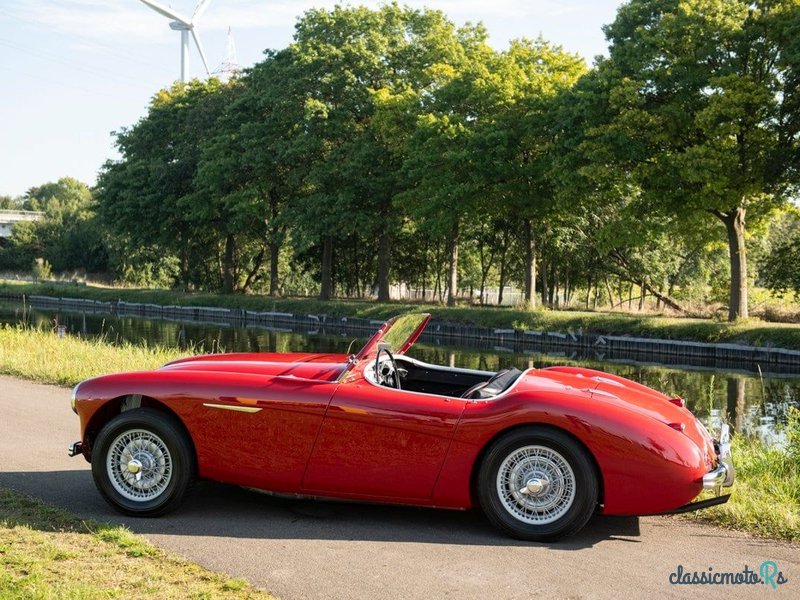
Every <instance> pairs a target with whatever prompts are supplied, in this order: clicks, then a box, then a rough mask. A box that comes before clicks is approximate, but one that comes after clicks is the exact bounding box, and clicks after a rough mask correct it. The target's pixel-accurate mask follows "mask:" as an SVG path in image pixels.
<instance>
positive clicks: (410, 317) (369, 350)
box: [356, 313, 431, 360]
mask: <svg viewBox="0 0 800 600" xmlns="http://www.w3.org/2000/svg"><path fill="white" fill-rule="evenodd" d="M430 317H431V316H430V315H429V314H428V313H408V314H405V315H400V316H399V317H394V318H393V319H390V320H389V321H387V322H386V324H385V325H383V327H381V328H380V329H379V330H378V332H377V333H376V334H375V335H374V336H372V339H370V340H369V341H368V342H367V344H366V345H365V346H364V347H363V348H362V349H361V352H359V353H358V355H357V356H356V358H358V359H359V360H362V359H365V358H368V357H370V356H372V357H374V356H375V352H377V350H378V344H380V343H384V344H389V346H390V351H391V352H392V354H403V353H404V352H406V351H407V350H408V349H409V348H410V347H411V346H412V344H413V343H414V342H415V341H416V339H417V338H418V337H419V335H420V334H421V333H422V330H423V329H425V325H426V324H427V322H428V319H430Z"/></svg>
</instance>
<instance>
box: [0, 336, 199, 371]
mask: <svg viewBox="0 0 800 600" xmlns="http://www.w3.org/2000/svg"><path fill="white" fill-rule="evenodd" d="M187 354H191V351H184V350H179V349H177V348H174V349H173V348H163V347H157V346H155V347H154V346H144V345H142V346H136V345H133V344H124V345H113V346H112V345H110V344H106V343H104V342H103V340H102V339H97V338H91V339H80V338H76V337H72V336H64V337H63V338H59V337H58V336H56V335H55V334H54V333H53V332H51V331H40V330H36V329H27V328H23V327H20V326H9V325H5V326H0V373H4V374H6V375H14V376H17V377H22V378H24V379H31V380H33V381H39V382H42V383H53V384H56V385H65V386H73V385H75V384H76V383H78V382H80V381H83V380H84V379H87V378H89V377H94V376H96V375H102V374H105V373H115V372H119V371H143V370H148V369H154V368H156V367H160V366H161V365H163V364H164V363H166V362H169V361H170V360H174V359H176V358H180V357H182V356H186V355H187Z"/></svg>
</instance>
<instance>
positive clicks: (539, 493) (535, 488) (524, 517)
mask: <svg viewBox="0 0 800 600" xmlns="http://www.w3.org/2000/svg"><path fill="white" fill-rule="evenodd" d="M597 496H598V483H597V475H596V473H595V469H594V465H593V464H592V461H591V458H590V457H589V455H588V453H587V452H586V450H585V449H584V448H583V447H582V446H581V445H580V444H578V443H577V442H576V441H575V440H573V439H572V438H571V437H570V436H568V435H567V434H565V433H564V432H561V431H558V430H554V429H549V428H545V427H534V426H532V427H526V428H524V429H517V430H515V431H511V432H510V433H508V434H506V435H504V436H502V437H500V438H499V439H498V440H497V441H495V442H494V443H493V444H492V446H491V447H490V448H489V450H488V452H487V453H486V456H485V457H484V460H483V462H482V464H481V468H480V471H479V473H478V497H479V500H480V504H481V507H482V508H483V511H484V512H485V513H486V516H487V517H488V518H489V520H490V521H491V522H492V523H493V524H494V525H495V526H496V527H498V528H499V529H501V530H502V531H504V532H505V533H507V534H508V535H510V536H511V537H515V538H518V539H523V540H530V541H552V540H557V539H560V538H563V537H566V536H569V535H572V534H574V533H577V532H578V531H579V530H580V529H582V528H583V526H584V525H586V522H587V521H588V520H589V518H590V517H591V516H592V513H593V512H594V509H595V507H596V505H597Z"/></svg>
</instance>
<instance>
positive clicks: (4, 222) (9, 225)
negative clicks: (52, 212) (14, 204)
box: [0, 210, 44, 245]
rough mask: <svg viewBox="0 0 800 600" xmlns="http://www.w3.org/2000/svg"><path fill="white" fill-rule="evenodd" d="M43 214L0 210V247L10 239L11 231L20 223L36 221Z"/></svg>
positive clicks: (29, 211) (31, 211)
mask: <svg viewBox="0 0 800 600" xmlns="http://www.w3.org/2000/svg"><path fill="white" fill-rule="evenodd" d="M42 217H44V213H42V212H36V211H33V210H0V245H5V243H6V241H7V240H8V239H10V238H11V233H12V229H13V228H14V225H15V224H16V223H19V222H20V221H38V220H40V219H41V218H42Z"/></svg>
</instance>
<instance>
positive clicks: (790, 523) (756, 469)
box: [689, 410, 800, 542]
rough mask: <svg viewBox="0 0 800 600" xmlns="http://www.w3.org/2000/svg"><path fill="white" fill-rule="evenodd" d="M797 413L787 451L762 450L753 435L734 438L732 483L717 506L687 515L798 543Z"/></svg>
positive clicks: (799, 459)
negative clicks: (728, 493) (726, 496)
mask: <svg viewBox="0 0 800 600" xmlns="http://www.w3.org/2000/svg"><path fill="white" fill-rule="evenodd" d="M799 414H800V413H798V411H796V410H795V411H794V412H793V416H792V417H791V418H790V421H789V425H788V426H787V432H788V433H789V451H788V452H785V451H781V450H775V449H770V448H766V447H765V446H764V444H763V443H762V442H761V441H760V440H758V439H753V438H747V437H745V436H741V435H739V436H735V437H734V438H733V457H734V464H735V466H736V483H735V485H734V487H733V493H732V495H731V499H730V500H729V501H728V502H727V503H726V504H723V505H721V506H716V507H714V508H710V509H708V510H704V511H699V512H696V513H689V515H690V516H691V518H694V519H697V520H700V521H706V522H712V523H716V524H718V525H722V526H724V527H728V528H730V529H738V530H741V531H749V532H751V533H756V534H758V535H762V536H765V537H771V538H776V539H784V540H790V541H795V542H796V541H800V416H798V415H799Z"/></svg>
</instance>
